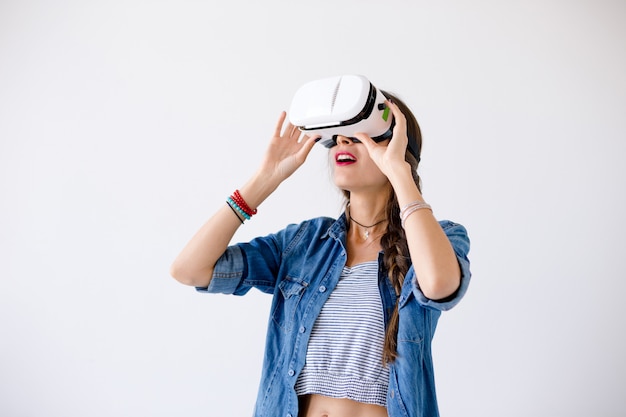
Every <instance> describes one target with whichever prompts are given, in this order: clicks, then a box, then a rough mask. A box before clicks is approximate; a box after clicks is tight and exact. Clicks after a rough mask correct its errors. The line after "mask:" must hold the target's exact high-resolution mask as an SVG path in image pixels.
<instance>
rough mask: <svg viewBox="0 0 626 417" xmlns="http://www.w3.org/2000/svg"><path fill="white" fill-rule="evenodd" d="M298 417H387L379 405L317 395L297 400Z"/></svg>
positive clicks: (383, 408)
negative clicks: (298, 404)
mask: <svg viewBox="0 0 626 417" xmlns="http://www.w3.org/2000/svg"><path fill="white" fill-rule="evenodd" d="M299 401H300V412H299V413H298V417H388V416H387V409H386V408H385V407H383V406H380V405H375V404H366V403H360V402H357V401H353V400H348V399H346V398H331V397H325V396H323V395H318V394H308V395H302V396H301V397H300V398H299Z"/></svg>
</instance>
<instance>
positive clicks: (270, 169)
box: [259, 111, 319, 187]
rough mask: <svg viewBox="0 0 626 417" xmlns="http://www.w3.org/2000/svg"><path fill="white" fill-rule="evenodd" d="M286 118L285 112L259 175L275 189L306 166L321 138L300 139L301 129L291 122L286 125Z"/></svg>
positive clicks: (282, 114)
mask: <svg viewBox="0 0 626 417" xmlns="http://www.w3.org/2000/svg"><path fill="white" fill-rule="evenodd" d="M286 118H287V113H285V112H284V111H283V112H282V113H281V115H280V117H279V118H278V122H277V123H276V129H275V130H274V135H273V136H272V139H271V140H270V144H269V146H268V148H267V151H266V152H265V156H264V158H263V162H262V163H261V167H260V169H259V174H260V175H262V176H263V177H264V178H265V179H266V181H272V182H274V186H275V187H277V186H278V185H279V184H280V183H281V182H282V181H284V180H285V179H287V178H288V177H289V176H291V174H293V173H294V172H295V171H296V170H297V169H298V168H300V167H301V166H302V164H304V161H306V158H307V156H308V155H309V152H310V151H311V149H313V145H315V142H316V140H317V139H318V138H319V136H307V135H304V136H303V137H302V139H300V136H301V132H300V129H298V128H297V127H296V126H294V125H292V124H291V123H290V122H287V123H285V119H286Z"/></svg>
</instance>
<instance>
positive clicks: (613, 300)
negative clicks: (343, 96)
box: [0, 0, 626, 417]
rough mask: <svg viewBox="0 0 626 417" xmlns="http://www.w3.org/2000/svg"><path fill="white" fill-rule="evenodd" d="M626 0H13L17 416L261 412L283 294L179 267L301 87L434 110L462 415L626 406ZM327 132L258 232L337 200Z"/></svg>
mask: <svg viewBox="0 0 626 417" xmlns="http://www.w3.org/2000/svg"><path fill="white" fill-rule="evenodd" d="M625 18H626V3H624V2H622V1H595V0H594V1H591V0H589V1H509V2H506V1H489V0H480V1H475V2H465V1H441V2H430V1H414V2H409V1H401V0H390V1H387V2H379V1H345V2H341V1H339V0H335V1H317V2H307V3H300V2H279V1H276V0H274V1H264V2H253V1H248V2H227V1H220V2H217V1H215V2H210V1H205V2H201V1H186V0H185V1H181V0H179V1H173V0H164V1H156V2H152V1H140V0H131V1H101V2H95V1H78V0H76V1H74V2H72V1H56V2H44V1H41V2H37V1H8V0H4V1H2V2H1V3H0V195H1V202H0V253H1V254H2V255H1V260H0V262H1V265H2V279H1V280H0V332H1V333H0V334H1V339H0V414H1V415H2V416H44V415H45V416H64V417H72V416H81V417H82V416H86V415H88V416H93V417H98V416H131V415H132V416H172V415H177V416H179V415H184V416H188V417H191V416H226V415H230V416H241V415H250V413H251V411H252V406H253V402H254V398H255V395H256V388H257V383H258V376H259V372H260V366H261V356H262V347H263V340H264V335H265V330H264V328H265V323H266V315H267V313H268V308H269V301H270V300H269V298H268V297H267V296H264V295H262V294H260V293H258V292H253V293H250V294H249V295H248V296H246V297H243V298H238V297H226V296H207V295H200V294H196V293H195V291H194V290H193V289H191V288H187V287H185V286H183V285H180V284H178V283H177V282H175V281H174V280H173V279H171V278H170V277H169V275H168V268H169V264H170V262H171V261H172V260H173V258H174V257H175V255H176V254H177V253H178V251H179V250H180V249H181V248H182V246H183V245H184V243H185V242H186V240H187V239H188V238H189V237H190V236H191V234H192V233H193V232H194V231H195V230H196V229H197V227H199V226H200V224H201V223H202V222H203V221H204V220H205V219H206V218H207V217H208V216H209V215H210V214H211V213H212V211H213V210H215V209H216V208H218V207H220V206H221V204H224V203H223V202H224V200H225V198H226V197H227V196H228V195H229V194H230V193H231V192H232V191H233V190H234V189H235V188H237V187H238V186H240V185H242V183H243V182H244V181H245V180H246V179H247V178H248V176H249V175H250V174H251V173H252V172H253V170H254V168H255V166H256V164H257V162H258V161H259V158H260V153H261V152H263V150H264V148H265V144H266V142H267V140H268V138H269V135H270V133H271V132H272V129H273V127H274V125H275V122H276V119H277V116H278V114H279V112H280V111H281V110H283V109H285V108H286V107H287V106H288V104H289V101H290V99H291V95H292V94H293V92H294V91H295V89H296V88H297V87H298V86H299V85H300V84H302V83H304V82H306V81H309V80H311V79H315V78H320V77H324V76H331V75H337V74H342V73H360V74H364V75H366V76H368V77H369V78H370V79H371V80H372V81H373V82H374V83H375V84H377V85H378V86H379V87H381V88H384V89H387V90H390V91H393V92H396V93H397V94H399V95H400V96H401V97H403V98H404V99H405V100H406V101H407V102H408V103H409V104H410V105H411V107H412V108H413V110H414V112H415V113H416V114H417V116H418V119H419V121H420V123H421V125H422V129H423V133H424V141H425V145H424V152H423V164H422V167H421V175H422V177H423V181H424V184H425V188H424V192H425V197H426V198H427V199H428V201H429V202H430V203H431V204H432V205H433V207H434V208H435V213H436V215H437V216H438V217H440V218H450V219H453V220H456V221H458V222H461V223H463V224H464V225H465V226H466V227H467V228H468V230H469V232H470V236H471V238H472V245H473V246H472V251H471V260H472V262H473V264H472V265H473V273H474V277H473V283H472V286H471V288H470V291H469V293H468V295H467V297H466V299H465V300H464V301H463V302H462V303H461V304H460V305H459V306H458V307H457V308H456V309H454V310H453V311H451V312H449V313H446V314H445V315H444V316H443V317H442V320H441V321H440V326H439V329H438V334H437V337H436V340H435V346H434V348H435V359H436V370H437V383H438V390H439V391H438V392H439V397H440V398H439V399H440V407H441V412H442V415H445V416H502V415H506V416H528V415H537V416H568V417H571V416H589V415H594V416H622V415H624V413H626V400H625V397H624V395H623V394H624V392H626V360H625V359H624V355H623V352H624V351H626V342H625V341H624V329H625V328H626V327H625V323H624V322H625V317H626V307H625V303H624V302H623V294H624V291H625V290H626V285H625V284H624V281H625V280H624V278H625V276H624V275H625V274H624V268H623V267H622V262H621V259H622V258H621V256H622V253H621V252H623V249H624V243H623V242H624V240H623V235H624V232H626V230H625V229H626V228H625V221H624V212H625V209H626V204H625V198H624V190H625V188H626V187H625V185H626V184H625V183H626V175H625V174H626V172H625V168H624V164H623V161H622V159H623V158H624V155H625V154H626V141H625V133H624V132H625V131H626V130H625V128H626V121H625V120H626V117H625V116H626V77H625V75H624V74H626V48H624V40H625V39H626V25H625V24H624V22H625ZM339 209H340V199H339V197H338V193H337V192H336V191H335V190H334V189H333V187H332V185H331V183H330V181H329V175H328V170H327V163H326V151H325V150H324V149H323V148H322V147H320V148H316V149H314V150H313V152H312V155H311V157H310V160H309V161H308V162H307V164H306V165H305V167H303V168H302V170H301V171H299V172H298V173H297V174H296V175H295V176H294V177H293V178H291V179H290V180H289V181H288V182H287V183H286V184H284V187H283V188H281V189H280V190H279V191H278V192H277V193H276V195H275V196H273V198H272V199H271V200H270V201H268V202H266V203H265V204H263V205H262V206H261V208H260V214H259V215H258V216H257V217H255V218H254V219H253V221H251V222H249V223H246V225H245V227H243V228H242V229H241V230H240V232H239V234H238V235H237V236H236V239H237V240H246V239H249V238H251V237H253V236H256V235H259V234H265V233H268V232H271V231H275V230H278V229H279V228H281V227H282V226H284V225H285V224H286V222H296V221H300V220H302V219H305V218H309V217H312V216H317V215H322V214H324V215H336V214H338V212H339Z"/></svg>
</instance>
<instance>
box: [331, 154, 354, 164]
mask: <svg viewBox="0 0 626 417" xmlns="http://www.w3.org/2000/svg"><path fill="white" fill-rule="evenodd" d="M335 162H336V163H337V165H349V164H353V163H355V162H356V157H355V156H354V155H352V154H351V153H349V152H338V153H337V154H336V155H335Z"/></svg>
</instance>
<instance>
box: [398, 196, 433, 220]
mask: <svg viewBox="0 0 626 417" xmlns="http://www.w3.org/2000/svg"><path fill="white" fill-rule="evenodd" d="M421 209H428V210H430V211H433V209H432V207H431V206H430V204H428V203H425V202H423V201H420V200H417V201H414V202H412V203H409V204H407V205H406V206H404V207H402V209H401V210H400V220H401V223H402V227H404V223H405V222H406V219H408V218H409V216H410V215H411V214H413V213H415V212H416V211H417V210H421Z"/></svg>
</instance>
